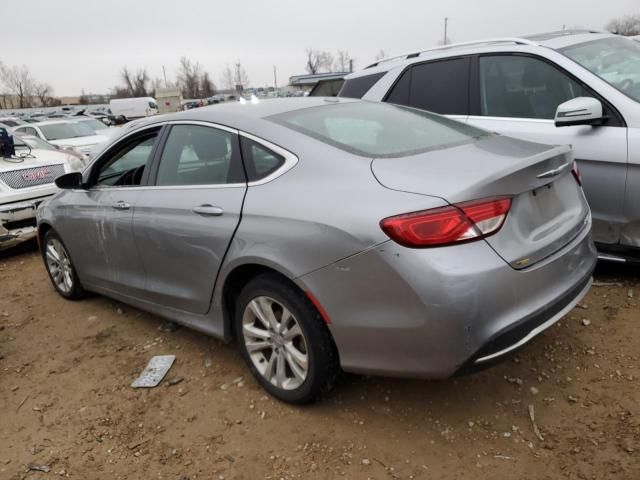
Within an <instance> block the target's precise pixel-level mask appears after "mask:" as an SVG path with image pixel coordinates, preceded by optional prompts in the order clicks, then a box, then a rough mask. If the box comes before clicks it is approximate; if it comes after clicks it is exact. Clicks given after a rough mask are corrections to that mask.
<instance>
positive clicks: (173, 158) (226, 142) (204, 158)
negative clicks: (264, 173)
mask: <svg viewBox="0 0 640 480" xmlns="http://www.w3.org/2000/svg"><path fill="white" fill-rule="evenodd" d="M236 142H237V136H236V134H234V133H231V132H227V131H225V130H221V129H218V128H214V127H207V126H202V125H174V126H173V127H171V131H170V132H169V136H168V137H167V141H166V143H165V145H164V149H163V151H162V156H161V157H160V164H159V165H158V173H157V176H156V182H155V184H156V185H157V186H180V185H219V184H227V183H239V182H244V176H243V174H242V167H241V165H240V164H239V161H238V159H237V154H236V151H237V149H236V148H235V143H236Z"/></svg>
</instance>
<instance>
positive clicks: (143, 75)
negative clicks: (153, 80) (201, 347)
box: [113, 67, 150, 98]
mask: <svg viewBox="0 0 640 480" xmlns="http://www.w3.org/2000/svg"><path fill="white" fill-rule="evenodd" d="M120 76H121V77H122V81H123V82H124V88H122V87H116V88H115V89H114V90H115V95H113V96H116V97H117V98H122V97H147V96H148V95H149V91H150V88H149V81H150V80H149V74H148V73H147V69H146V68H142V69H140V70H138V71H137V72H136V73H132V72H130V71H129V69H128V68H127V67H123V68H122V71H121V72H120Z"/></svg>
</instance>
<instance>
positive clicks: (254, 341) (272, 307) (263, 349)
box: [242, 296, 309, 390]
mask: <svg viewBox="0 0 640 480" xmlns="http://www.w3.org/2000/svg"><path fill="white" fill-rule="evenodd" d="M242 335H243V338H244V344H245V347H246V349H247V352H248V354H249V357H250V358H251V361H252V363H253V365H254V366H255V368H256V369H257V370H258V372H259V373H260V374H261V375H262V376H263V377H264V378H265V379H266V380H267V381H268V382H270V383H271V384H273V385H275V386H276V387H279V388H282V389H283V390H294V389H296V388H298V387H300V385H302V383H303V382H304V381H305V379H306V378H307V374H308V372H309V356H308V349H307V342H306V339H305V337H304V334H303V332H302V329H301V328H300V325H299V323H298V321H297V320H296V318H295V317H294V316H293V314H292V313H291V312H290V311H289V310H288V309H287V308H286V307H285V306H284V305H283V304H282V303H280V302H279V301H277V300H275V299H274V298H271V297H267V296H260V297H255V298H253V299H252V300H251V301H250V302H249V303H248V304H247V306H246V308H245V310H244V314H243V316H242Z"/></svg>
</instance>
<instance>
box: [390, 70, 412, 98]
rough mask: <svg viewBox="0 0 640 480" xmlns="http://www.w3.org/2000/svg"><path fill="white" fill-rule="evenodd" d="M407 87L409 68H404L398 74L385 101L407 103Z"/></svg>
mask: <svg viewBox="0 0 640 480" xmlns="http://www.w3.org/2000/svg"><path fill="white" fill-rule="evenodd" d="M409 87H411V69H408V70H406V71H405V72H404V73H403V74H402V75H401V76H400V79H399V80H398V81H397V82H396V84H395V85H394V86H393V87H392V88H391V91H390V92H389V94H388V95H387V98H386V99H385V101H386V102H389V103H395V104H397V105H409Z"/></svg>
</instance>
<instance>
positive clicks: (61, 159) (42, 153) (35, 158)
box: [0, 149, 68, 172]
mask: <svg viewBox="0 0 640 480" xmlns="http://www.w3.org/2000/svg"><path fill="white" fill-rule="evenodd" d="M22 152H23V150H18V152H16V153H18V155H19V154H20V153H22ZM60 164H65V165H68V155H67V154H66V153H62V152H56V151H53V150H39V149H33V150H31V154H30V156H29V157H25V158H22V159H21V160H20V161H18V160H16V159H12V160H11V161H7V160H5V159H3V158H1V157H0V172H9V171H15V170H22V169H25V168H35V167H43V166H51V165H60ZM67 169H68V168H65V170H67Z"/></svg>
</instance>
